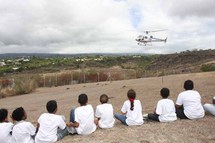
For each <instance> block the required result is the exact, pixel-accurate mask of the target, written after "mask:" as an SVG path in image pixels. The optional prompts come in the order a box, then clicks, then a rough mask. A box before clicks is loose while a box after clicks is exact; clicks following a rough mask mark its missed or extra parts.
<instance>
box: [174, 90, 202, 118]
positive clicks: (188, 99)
mask: <svg viewBox="0 0 215 143" xmlns="http://www.w3.org/2000/svg"><path fill="white" fill-rule="evenodd" d="M176 104H177V105H183V107H184V114H185V115H186V116H187V117H188V118H189V119H198V118H202V117H204V115H205V112H204V109H203V107H202V104H201V96H200V94H199V93H198V92H197V91H194V90H187V91H183V92H181V93H180V94H179V95H178V98H177V100H176Z"/></svg>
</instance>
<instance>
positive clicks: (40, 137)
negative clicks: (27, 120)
mask: <svg viewBox="0 0 215 143" xmlns="http://www.w3.org/2000/svg"><path fill="white" fill-rule="evenodd" d="M38 123H39V124H40V125H39V131H38V133H37V135H36V138H35V142H36V143H42V142H47V143H48V142H56V141H57V130H58V128H61V129H64V128H65V127H66V124H65V122H64V120H63V118H62V116H60V115H55V114H50V113H43V114H42V115H41V116H40V117H39V119H38Z"/></svg>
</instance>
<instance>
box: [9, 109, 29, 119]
mask: <svg viewBox="0 0 215 143" xmlns="http://www.w3.org/2000/svg"><path fill="white" fill-rule="evenodd" d="M12 118H13V120H15V121H21V120H25V119H27V115H26V112H25V110H24V108H22V107H19V108H16V109H15V110H14V111H13V113H12Z"/></svg>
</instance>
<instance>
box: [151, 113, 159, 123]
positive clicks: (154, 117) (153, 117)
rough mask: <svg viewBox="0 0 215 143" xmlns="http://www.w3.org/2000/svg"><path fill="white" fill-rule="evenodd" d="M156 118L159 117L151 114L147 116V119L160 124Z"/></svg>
mask: <svg viewBox="0 0 215 143" xmlns="http://www.w3.org/2000/svg"><path fill="white" fill-rule="evenodd" d="M158 117H159V115H158V114H152V113H150V114H148V119H150V120H153V121H157V122H160V121H159V118H158Z"/></svg>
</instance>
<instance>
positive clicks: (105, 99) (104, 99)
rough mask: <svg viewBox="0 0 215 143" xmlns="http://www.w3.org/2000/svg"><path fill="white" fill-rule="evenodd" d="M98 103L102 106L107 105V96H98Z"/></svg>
mask: <svg viewBox="0 0 215 143" xmlns="http://www.w3.org/2000/svg"><path fill="white" fill-rule="evenodd" d="M100 102H101V103H102V104H104V103H107V102H108V96H107V95H106V94H102V95H101V96H100Z"/></svg>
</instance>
